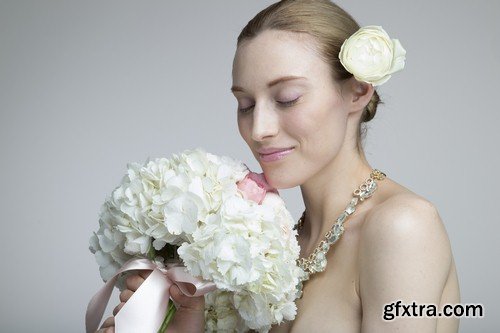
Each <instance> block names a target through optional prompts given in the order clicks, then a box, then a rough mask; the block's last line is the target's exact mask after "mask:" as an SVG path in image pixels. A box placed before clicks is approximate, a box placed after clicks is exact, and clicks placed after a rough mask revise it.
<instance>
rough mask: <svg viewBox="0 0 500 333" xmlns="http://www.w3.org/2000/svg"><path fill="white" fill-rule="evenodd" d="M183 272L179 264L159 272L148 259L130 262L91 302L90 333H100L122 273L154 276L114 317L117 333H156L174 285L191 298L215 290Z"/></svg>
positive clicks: (171, 265)
mask: <svg viewBox="0 0 500 333" xmlns="http://www.w3.org/2000/svg"><path fill="white" fill-rule="evenodd" d="M184 269H185V267H184V266H180V265H178V264H168V265H167V269H163V268H159V267H158V266H157V265H156V264H154V263H153V262H151V261H150V260H148V259H131V260H129V261H127V262H126V263H125V264H124V265H123V266H122V267H121V268H120V269H119V270H118V271H117V272H116V273H115V275H113V277H112V278H110V279H109V280H108V281H107V282H106V284H105V285H104V286H103V287H102V288H101V289H100V290H99V291H98V292H97V293H96V294H95V295H94V297H92V299H91V300H90V302H89V305H88V306H87V313H86V315H85V326H86V328H87V333H94V332H95V331H96V330H97V329H98V327H99V323H100V322H101V319H102V316H103V314H104V311H105V310H106V306H107V304H108V301H109V298H110V296H111V293H112V291H113V287H114V285H115V283H116V280H117V279H118V276H119V275H120V273H123V272H126V271H131V270H149V271H152V273H151V274H150V275H149V276H148V278H147V279H146V280H145V281H144V282H143V283H142V284H141V286H140V287H139V289H137V291H136V292H135V293H134V294H133V295H132V297H130V299H129V300H128V301H127V302H126V303H125V305H124V306H123V307H122V308H121V309H120V311H119V312H118V313H117V315H116V316H115V332H116V333H137V332H144V333H149V332H151V333H156V332H157V331H158V329H159V328H160V326H161V324H162V322H163V319H164V318H165V315H166V313H167V306H168V300H169V298H170V293H169V288H170V286H171V285H172V284H174V283H175V284H176V285H177V286H178V287H179V289H180V290H181V291H182V293H184V294H185V295H187V296H190V297H196V296H201V295H204V294H206V293H208V292H210V291H212V290H215V289H216V287H215V284H214V283H213V282H208V281H204V280H201V279H199V278H194V277H192V276H191V275H189V273H187V272H185V270H184Z"/></svg>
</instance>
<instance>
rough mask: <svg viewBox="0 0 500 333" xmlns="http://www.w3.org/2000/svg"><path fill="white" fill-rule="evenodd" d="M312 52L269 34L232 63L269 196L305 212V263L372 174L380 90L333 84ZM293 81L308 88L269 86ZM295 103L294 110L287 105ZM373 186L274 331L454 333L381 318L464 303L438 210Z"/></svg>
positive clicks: (312, 44)
mask: <svg viewBox="0 0 500 333" xmlns="http://www.w3.org/2000/svg"><path fill="white" fill-rule="evenodd" d="M316 46H317V44H316V41H315V40H314V38H313V37H311V36H309V35H307V34H298V33H292V32H284V31H276V30H266V31H263V32H261V33H260V34H259V35H258V36H256V37H255V38H253V39H250V40H246V41H244V42H243V43H242V44H240V46H239V47H238V49H237V51H236V55H235V59H234V63H233V85H234V86H236V87H238V88H236V89H234V88H233V93H234V95H235V97H236V99H237V100H238V109H239V110H238V128H239V132H240V134H241V136H242V138H243V139H244V140H245V142H246V143H247V145H248V146H249V147H250V149H251V151H252V153H253V154H254V156H255V158H256V159H257V160H258V161H259V164H260V166H261V167H262V170H263V171H264V174H265V176H266V179H267V181H268V182H269V183H270V184H271V185H272V186H274V187H276V188H278V189H282V188H291V187H295V186H300V189H301V192H302V196H303V199H304V204H305V207H306V211H307V217H306V221H305V225H304V228H303V230H301V231H300V233H299V238H298V241H299V244H300V246H301V257H304V256H308V255H309V254H310V253H311V252H312V251H313V249H314V248H315V247H316V246H317V244H318V243H319V242H320V241H321V240H322V239H323V235H324V234H325V233H326V232H327V231H328V230H329V229H330V228H331V226H332V221H334V220H335V219H336V217H337V216H338V215H339V214H340V212H342V211H343V210H344V208H345V206H346V205H347V203H349V201H350V199H351V198H352V192H353V190H354V189H356V188H357V187H358V186H359V185H360V184H361V183H362V181H364V180H365V179H366V178H367V177H368V175H369V174H370V171H371V170H372V169H373V167H371V166H370V165H369V163H368V162H367V160H366V158H365V157H364V154H359V153H358V151H357V149H356V128H357V126H358V123H359V119H360V117H361V113H362V110H363V108H364V107H365V106H366V105H367V104H368V102H369V100H370V98H371V96H372V95H373V87H372V86H371V85H370V84H366V83H363V82H358V81H356V80H355V79H354V78H351V79H349V80H346V81H344V82H335V81H334V80H333V79H332V76H331V75H330V68H329V66H328V64H327V63H326V62H324V61H323V60H322V58H321V57H320V56H319V53H318V52H317V51H316V50H317V49H318V48H317V47H316ZM290 75H293V76H298V77H305V79H298V80H288V81H284V82H282V83H279V84H277V85H273V86H272V87H269V86H268V83H269V82H272V81H274V80H275V79H277V78H280V77H286V76H290ZM297 97H298V99H297V101H296V102H294V103H293V105H292V103H289V104H288V105H287V104H285V103H283V102H290V101H292V100H294V99H296V98H297ZM291 146H293V147H295V149H294V151H293V152H292V153H291V154H289V155H288V156H287V157H286V158H284V159H282V160H279V161H273V162H264V161H262V160H261V159H260V157H259V153H258V151H257V150H258V149H259V148H261V147H291ZM378 185H379V186H378V189H377V190H376V192H375V193H374V195H373V197H371V198H369V199H368V200H365V201H364V202H362V203H361V204H359V205H358V206H357V209H356V212H355V213H354V214H353V215H351V216H350V217H349V218H348V220H347V221H346V224H345V232H344V234H343V236H342V237H341V239H340V240H339V241H338V242H337V243H336V244H335V245H334V246H333V247H332V248H331V249H330V251H329V253H328V254H327V259H328V265H327V268H326V271H325V272H322V273H318V274H316V275H313V276H312V278H311V279H310V280H309V281H308V282H307V283H306V284H305V287H304V296H303V298H302V299H300V300H298V301H297V307H298V314H297V317H296V319H295V320H294V321H293V322H292V323H283V324H281V325H279V326H275V327H273V330H272V332H306V331H310V332H386V333H387V332H389V333H390V332H419V333H422V332H457V331H458V320H457V319H456V318H452V319H444V318H442V317H441V318H439V319H436V318H431V317H409V316H405V317H399V318H397V320H392V321H384V320H383V318H382V312H383V309H384V304H389V303H391V302H394V301H396V300H398V299H400V300H402V301H403V303H404V304H409V303H411V302H412V301H415V302H417V303H418V304H424V303H427V304H428V303H433V304H436V305H439V306H442V305H443V304H444V303H458V302H459V301H460V295H459V287H458V280H457V276H456V270H455V267H454V261H453V256H452V253H451V247H450V242H449V239H448V236H447V234H446V230H445V228H444V225H443V223H442V221H441V218H440V216H439V214H438V212H437V210H436V208H435V206H434V205H433V204H432V203H430V202H429V201H428V200H426V199H425V198H422V197H420V196H418V195H417V194H415V193H413V192H411V191H410V190H409V189H407V188H405V187H404V186H402V185H400V184H397V183H396V182H394V181H393V180H391V179H390V178H389V177H387V178H386V179H384V180H383V181H378Z"/></svg>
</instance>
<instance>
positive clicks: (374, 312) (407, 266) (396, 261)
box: [359, 195, 452, 333]
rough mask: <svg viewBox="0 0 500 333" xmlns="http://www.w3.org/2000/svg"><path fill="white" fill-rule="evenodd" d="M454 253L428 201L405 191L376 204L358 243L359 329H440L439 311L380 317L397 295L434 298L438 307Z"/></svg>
mask: <svg viewBox="0 0 500 333" xmlns="http://www.w3.org/2000/svg"><path fill="white" fill-rule="evenodd" d="M451 259H452V254H451V247H450V242H449V239H448V236H447V233H446V230H445V228H444V226H443V223H442V221H441V218H440V217H439V214H438V212H437V210H436V209H435V207H434V206H433V205H432V204H431V203H430V202H428V201H426V200H425V199H421V198H418V197H415V196H408V195H405V196H400V197H396V198H392V199H390V200H388V201H387V202H386V203H384V204H383V206H381V207H378V209H376V210H374V211H373V214H371V215H370V216H369V217H368V218H367V220H366V221H365V225H364V226H363V230H362V234H361V243H360V253H359V265H360V276H359V279H360V280H359V281H360V282H359V285H360V287H359V288H360V297H361V302H362V310H363V319H362V328H361V331H362V332H384V333H391V332H418V333H427V332H436V326H437V317H416V316H402V317H395V318H394V320H391V321H387V320H384V319H383V317H382V315H383V314H384V305H385V304H389V303H395V302H397V301H398V300H400V301H401V303H404V304H411V303H413V302H416V303H417V304H429V303H432V304H435V305H436V308H437V311H439V310H440V309H439V302H440V299H441V295H442V292H443V288H444V285H445V283H446V279H447V276H448V272H449V269H450V265H451ZM399 310H400V312H399V313H400V315H401V313H402V309H401V308H400V309H399ZM412 311H413V310H412Z"/></svg>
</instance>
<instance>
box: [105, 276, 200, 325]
mask: <svg viewBox="0 0 500 333" xmlns="http://www.w3.org/2000/svg"><path fill="white" fill-rule="evenodd" d="M149 274H151V271H139V272H138V273H136V274H130V275H129V276H127V278H126V279H125V285H126V289H124V290H123V291H122V292H121V293H120V304H118V305H117V306H116V307H115V308H114V310H113V316H112V317H109V318H107V319H106V320H105V321H104V323H103V324H102V326H101V328H100V329H99V330H98V331H97V332H96V333H114V332H115V318H114V316H116V314H117V313H118V312H119V311H120V309H121V308H122V307H123V306H124V305H125V303H126V302H127V301H128V300H129V299H130V297H132V295H133V294H134V292H135V291H136V290H137V289H139V287H140V286H141V284H142V283H143V282H144V280H145V279H147V277H148V276H149ZM169 291H170V296H171V298H173V300H174V301H175V302H176V303H177V304H178V306H179V307H178V308H177V311H176V313H175V315H174V318H173V320H172V321H171V322H170V325H168V328H167V330H166V333H178V332H179V333H180V332H183V333H184V332H185V333H199V332H204V330H205V297H204V296H198V297H189V296H186V295H184V294H183V293H182V292H181V291H180V290H179V287H177V286H176V285H175V284H174V285H172V286H171V287H170V289H169Z"/></svg>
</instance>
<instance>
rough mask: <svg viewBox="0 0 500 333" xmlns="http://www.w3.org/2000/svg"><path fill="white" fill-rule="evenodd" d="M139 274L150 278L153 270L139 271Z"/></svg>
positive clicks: (144, 277)
mask: <svg viewBox="0 0 500 333" xmlns="http://www.w3.org/2000/svg"><path fill="white" fill-rule="evenodd" d="M138 273H139V275H140V276H141V277H142V278H143V279H144V280H146V279H147V278H148V276H149V275H150V274H151V273H153V271H144V270H142V271H138Z"/></svg>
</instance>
